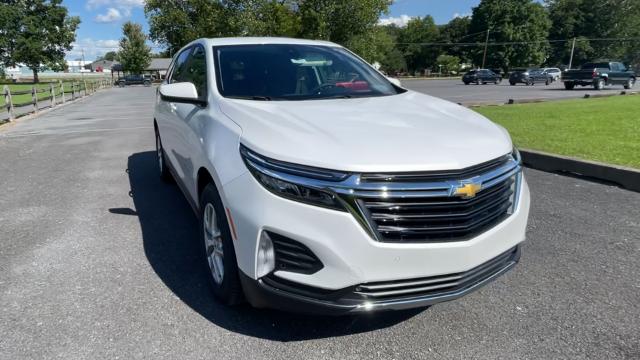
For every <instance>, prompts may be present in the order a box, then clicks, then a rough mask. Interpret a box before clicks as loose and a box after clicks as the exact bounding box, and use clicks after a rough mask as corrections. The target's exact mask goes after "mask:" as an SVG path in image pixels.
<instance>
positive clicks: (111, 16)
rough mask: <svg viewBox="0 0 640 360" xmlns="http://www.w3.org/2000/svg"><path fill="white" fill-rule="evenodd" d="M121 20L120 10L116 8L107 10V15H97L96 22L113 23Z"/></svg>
mask: <svg viewBox="0 0 640 360" xmlns="http://www.w3.org/2000/svg"><path fill="white" fill-rule="evenodd" d="M120 19H122V14H121V13H120V10H118V9H116V8H109V9H107V12H106V13H105V14H98V15H96V18H95V19H94V20H95V21H96V22H99V23H112V22H116V21H118V20H120Z"/></svg>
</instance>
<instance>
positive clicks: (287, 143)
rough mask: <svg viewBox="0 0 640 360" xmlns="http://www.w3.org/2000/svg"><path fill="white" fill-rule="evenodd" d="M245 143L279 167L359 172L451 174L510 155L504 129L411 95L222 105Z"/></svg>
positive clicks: (444, 104)
mask: <svg viewBox="0 0 640 360" xmlns="http://www.w3.org/2000/svg"><path fill="white" fill-rule="evenodd" d="M219 104H220V108H221V110H222V112H224V113H225V114H226V115H227V116H228V117H229V118H231V120H233V121H234V122H236V123H237V124H238V125H239V126H240V127H241V128H242V135H241V142H242V143H243V144H244V145H245V146H247V147H248V148H250V149H252V150H253V151H256V152H258V153H260V154H262V155H264V156H267V157H271V158H274V159H278V160H282V161H287V162H292V163H296V164H304V165H309V166H316V167H321V168H327V169H334V170H344V171H353V172H376V171H385V172H404V171H429V170H449V169H451V170H453V169H462V168H466V167H469V166H473V165H476V164H479V163H482V162H485V161H489V160H492V159H495V158H497V157H500V156H502V155H505V154H508V153H509V152H511V150H512V144H511V139H510V138H509V135H508V134H507V132H506V130H504V128H502V127H500V126H498V125H496V124H494V123H492V122H491V121H489V120H487V119H486V118H484V117H482V116H481V115H479V114H477V113H475V112H473V111H471V110H469V109H467V108H464V107H461V106H459V105H456V104H453V103H450V102H447V101H444V100H440V99H437V98H434V97H431V96H427V95H423V94H420V93H416V92H413V91H408V92H405V93H403V94H399V95H394V96H383V97H369V98H352V99H332V100H310V101H252V100H236V99H227V98H225V99H222V101H220V103H219Z"/></svg>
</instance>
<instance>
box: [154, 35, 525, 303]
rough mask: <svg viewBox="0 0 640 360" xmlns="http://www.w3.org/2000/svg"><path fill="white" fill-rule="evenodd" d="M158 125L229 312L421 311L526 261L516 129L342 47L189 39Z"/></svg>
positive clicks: (164, 95) (163, 90) (165, 166)
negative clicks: (403, 83) (390, 74)
mask: <svg viewBox="0 0 640 360" xmlns="http://www.w3.org/2000/svg"><path fill="white" fill-rule="evenodd" d="M154 125H155V129H156V146H157V154H158V165H159V168H160V174H161V176H162V177H163V178H165V179H170V178H174V179H175V180H176V182H177V184H178V185H179V186H180V188H181V189H182V191H183V192H184V194H185V196H186V198H187V199H188V200H189V202H190V203H191V205H192V207H193V209H194V210H195V212H196V213H197V214H198V217H199V219H200V225H201V226H200V228H201V239H200V241H201V243H202V244H203V245H202V249H203V251H202V254H203V264H206V265H207V271H208V273H209V274H210V278H211V284H212V287H213V290H214V293H215V295H217V297H218V298H219V299H220V300H221V301H222V302H224V303H227V304H234V303H237V302H239V301H242V300H243V299H246V300H248V301H249V302H250V303H251V304H252V305H254V306H256V307H273V308H279V309H284V310H288V311H303V312H312V313H322V314H345V313H353V312H364V311H375V310H383V309H405V308H411V307H423V306H428V305H431V304H434V303H437V302H442V301H447V300H452V299H455V298H458V297H460V296H463V295H465V294H467V293H469V292H471V291H473V290H475V289H477V288H479V287H481V286H482V285H484V284H486V283H487V282H489V281H491V280H493V279H495V278H496V277H498V276H500V275H501V274H503V273H504V272H506V271H507V270H509V269H510V268H512V267H513V266H514V265H515V264H516V263H517V261H518V260H519V257H520V251H519V244H520V243H521V242H522V241H524V239H525V228H526V225H527V217H528V212H529V190H528V187H527V184H526V182H525V180H524V177H523V176H522V170H521V163H520V157H519V155H518V152H517V151H516V150H515V149H514V148H513V145H512V143H511V140H510V138H509V135H508V134H507V132H506V131H505V130H504V129H503V128H502V127H500V126H498V125H496V124H494V123H492V122H491V121H489V120H487V119H485V118H484V117H482V116H480V115H478V114H477V113H475V112H473V111H471V110H468V109H466V108H463V107H460V106H458V105H456V104H452V103H450V102H446V101H443V100H440V99H437V98H433V97H430V96H427V95H423V94H419V93H416V92H413V91H409V90H406V89H403V88H401V87H400V86H398V83H397V82H396V80H390V79H387V78H385V77H384V76H383V75H382V74H381V73H380V72H378V71H376V70H375V69H374V68H373V67H371V66H369V65H368V64H366V63H365V62H364V61H363V60H362V59H360V58H358V57H357V56H355V55H354V54H353V53H351V52H349V51H348V50H347V49H345V48H343V47H341V46H339V45H336V44H333V43H329V42H320V41H307V40H296V39H281V38H224V39H201V40H197V41H194V42H192V43H191V44H189V45H187V46H186V47H184V48H183V49H182V50H181V51H180V52H179V53H178V54H177V55H176V56H175V58H174V61H173V63H172V65H171V67H170V69H169V72H168V75H167V78H166V81H165V83H164V84H162V85H161V86H160V87H159V90H158V93H157V101H156V109H155V119H154Z"/></svg>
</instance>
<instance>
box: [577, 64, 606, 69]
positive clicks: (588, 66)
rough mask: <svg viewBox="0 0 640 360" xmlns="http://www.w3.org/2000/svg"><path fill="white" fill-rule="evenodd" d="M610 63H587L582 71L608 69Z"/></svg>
mask: <svg viewBox="0 0 640 360" xmlns="http://www.w3.org/2000/svg"><path fill="white" fill-rule="evenodd" d="M608 68H609V63H586V64H584V65H582V69H584V70H590V69H608Z"/></svg>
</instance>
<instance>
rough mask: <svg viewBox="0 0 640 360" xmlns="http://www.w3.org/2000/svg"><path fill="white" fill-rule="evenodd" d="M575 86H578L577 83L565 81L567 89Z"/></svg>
mask: <svg viewBox="0 0 640 360" xmlns="http://www.w3.org/2000/svg"><path fill="white" fill-rule="evenodd" d="M575 87H576V84H574V83H572V82H568V81H565V82H564V88H565V89H567V90H573V89H574V88H575Z"/></svg>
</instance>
